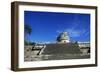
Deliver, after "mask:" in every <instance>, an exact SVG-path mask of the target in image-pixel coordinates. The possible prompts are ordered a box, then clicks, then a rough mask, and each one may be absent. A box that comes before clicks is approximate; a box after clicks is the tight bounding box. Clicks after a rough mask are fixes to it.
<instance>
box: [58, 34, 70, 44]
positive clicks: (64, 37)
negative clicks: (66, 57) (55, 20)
mask: <svg viewBox="0 0 100 73" xmlns="http://www.w3.org/2000/svg"><path fill="white" fill-rule="evenodd" d="M57 42H58V43H69V42H70V39H69V36H68V33H67V32H62V33H60V34H59V36H58V37H57Z"/></svg>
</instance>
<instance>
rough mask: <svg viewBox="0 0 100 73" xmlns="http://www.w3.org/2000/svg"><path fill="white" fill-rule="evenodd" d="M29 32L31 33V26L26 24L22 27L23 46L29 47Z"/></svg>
mask: <svg viewBox="0 0 100 73" xmlns="http://www.w3.org/2000/svg"><path fill="white" fill-rule="evenodd" d="M31 32H32V28H31V26H30V25H27V24H26V25H25V27H24V34H25V35H24V37H25V45H29V42H30V40H29V37H28V36H30V34H31Z"/></svg>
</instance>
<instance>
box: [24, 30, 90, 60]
mask: <svg viewBox="0 0 100 73" xmlns="http://www.w3.org/2000/svg"><path fill="white" fill-rule="evenodd" d="M56 40H57V41H56V43H49V44H35V45H32V46H30V47H29V48H30V49H29V48H27V50H28V49H29V50H28V52H27V51H25V61H42V60H63V59H84V58H90V54H89V53H88V52H87V51H88V50H89V48H90V46H89V45H88V47H87V46H85V47H82V46H81V48H84V49H81V48H80V43H78V42H71V41H70V37H69V35H68V33H67V32H61V33H60V34H59V35H58V37H57V39H56ZM81 45H82V43H81ZM84 50H85V51H86V52H85V53H84V52H83V51H84ZM26 53H28V54H27V55H26Z"/></svg>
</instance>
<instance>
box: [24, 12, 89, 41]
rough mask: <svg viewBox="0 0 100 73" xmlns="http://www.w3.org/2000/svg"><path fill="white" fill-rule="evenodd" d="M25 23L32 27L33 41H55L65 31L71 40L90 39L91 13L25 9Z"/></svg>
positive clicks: (31, 36) (30, 38)
mask: <svg viewBox="0 0 100 73" xmlns="http://www.w3.org/2000/svg"><path fill="white" fill-rule="evenodd" d="M24 24H27V25H30V26H31V27H32V33H31V34H30V36H29V37H28V38H29V40H30V41H32V42H54V41H56V37H57V36H58V35H59V33H60V32H63V31H67V32H68V34H69V37H70V40H71V41H80V42H83V41H90V14H79V13H58V12H36V11H24Z"/></svg>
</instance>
